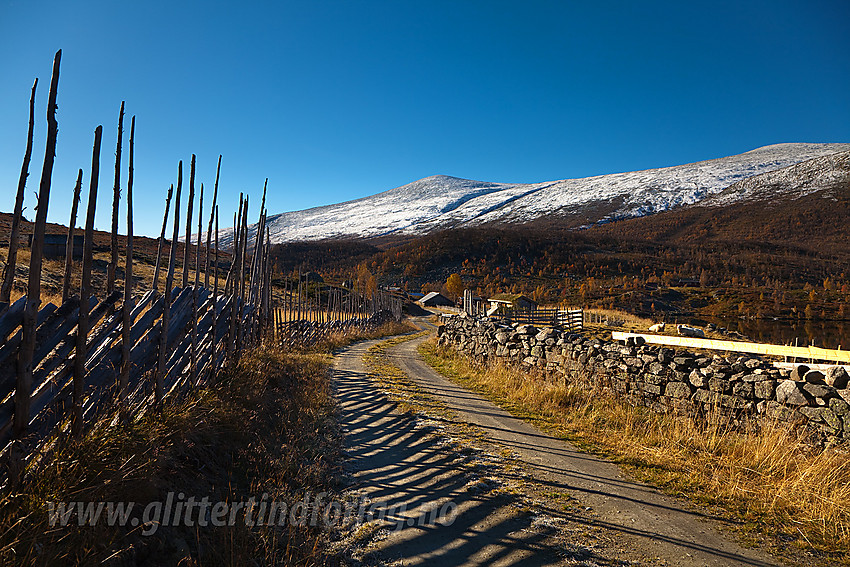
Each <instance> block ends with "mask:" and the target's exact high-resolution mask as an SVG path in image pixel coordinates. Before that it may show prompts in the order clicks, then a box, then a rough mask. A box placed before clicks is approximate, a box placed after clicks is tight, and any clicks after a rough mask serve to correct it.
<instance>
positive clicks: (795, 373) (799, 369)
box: [789, 364, 809, 382]
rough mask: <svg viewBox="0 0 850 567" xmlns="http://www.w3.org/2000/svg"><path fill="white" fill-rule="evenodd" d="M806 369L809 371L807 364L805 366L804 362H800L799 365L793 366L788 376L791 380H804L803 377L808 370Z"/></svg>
mask: <svg viewBox="0 0 850 567" xmlns="http://www.w3.org/2000/svg"><path fill="white" fill-rule="evenodd" d="M808 371H809V367H808V366H806V365H805V364H800V365H799V366H795V367H794V369H793V370H791V376H789V377H790V378H791V380H794V381H796V382H803V380H804V378H803V377H804V376H805V375H806V372H808Z"/></svg>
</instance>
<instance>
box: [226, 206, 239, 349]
mask: <svg viewBox="0 0 850 567" xmlns="http://www.w3.org/2000/svg"><path fill="white" fill-rule="evenodd" d="M242 206H243V195H242V193H239V212H238V213H237V215H236V217H234V219H233V253H232V255H231V257H230V273H229V274H228V275H227V285H228V286H229V292H227V291H225V293H226V294H227V295H230V329H229V331H228V333H227V361H228V364H233V357H234V350H235V348H236V331H237V326H236V322H237V320H238V319H239V317H238V316H237V309H239V299H238V295H239V294H238V291H239V284H238V282H237V279H236V278H237V276H236V271H237V269H238V266H239V252H240V251H241V250H242V246H241V245H240V243H239V240H240V237H241V236H242V229H241V228H240V226H239V225H240V223H241V222H242ZM231 276H232V277H231Z"/></svg>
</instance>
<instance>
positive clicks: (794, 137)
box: [0, 0, 850, 235]
mask: <svg viewBox="0 0 850 567" xmlns="http://www.w3.org/2000/svg"><path fill="white" fill-rule="evenodd" d="M59 48H61V49H62V50H63V59H62V73H61V79H60V86H59V96H58V100H59V113H58V120H59V145H58V150H57V158H56V167H55V170H54V177H53V191H52V195H51V206H50V215H49V219H50V220H51V221H54V222H62V223H67V216H68V211H69V206H70V200H71V190H72V187H73V182H74V179H75V176H76V170H77V168H79V167H83V169H84V171H86V176H85V179H86V186H87V183H88V167H89V163H90V160H91V157H90V156H91V144H92V139H93V131H94V128H95V127H96V126H97V125H98V124H102V125H103V126H104V148H103V151H102V164H101V180H100V183H101V191H100V193H99V202H100V205H101V206H100V207H99V208H98V218H97V223H96V225H97V227H98V228H106V227H108V226H109V223H110V218H109V215H110V213H109V209H110V204H109V202H110V199H111V195H110V191H111V187H112V175H113V174H112V168H113V164H112V160H113V152H114V149H115V136H116V132H115V130H116V122H117V114H118V107H119V104H120V102H121V101H122V100H126V105H127V121H126V126H127V128H128V129H129V117H130V116H131V115H133V114H135V115H136V116H137V118H136V120H137V125H136V191H137V213H138V214H137V217H136V230H137V232H140V233H143V234H147V235H155V234H157V233H158V231H159V223H160V222H161V214H162V213H161V210H162V205H163V203H164V197H165V191H166V189H167V187H168V185H169V183H172V182H176V170H177V161H178V160H180V159H183V160H184V163H185V164H186V168H187V170H188V161H189V157H190V155H191V154H192V153H196V154H197V155H198V166H199V171H198V180H199V182H200V181H203V182H204V183H205V185H206V186H207V187H208V188H211V186H212V183H213V179H214V174H215V162H216V159H217V158H218V155H219V154H220V153H221V154H223V155H224V158H223V164H222V179H221V191H222V198H221V203H222V213H223V214H224V217H225V218H232V212H233V210H234V209H235V207H236V203H237V201H238V194H239V191H247V192H249V193H250V194H251V197H252V203H253V204H254V206H253V207H252V211H251V216H252V217H254V216H255V213H256V210H257V206H258V205H259V197H260V193H261V191H262V184H263V180H264V178H265V177H268V178H269V189H270V195H269V198H268V207H269V209H270V211H271V212H272V213H275V212H282V211H286V210H295V209H302V208H307V207H311V206H316V205H321V204H328V203H333V202H339V201H343V200H348V199H353V198H358V197H362V196H365V195H369V194H373V193H377V192H380V191H383V190H386V189H390V188H393V187H396V186H399V185H403V184H405V183H409V182H411V181H414V180H416V179H419V178H421V177H425V176H428V175H434V174H447V175H454V176H457V177H465V178H471V179H479V180H486V181H499V182H537V181H545V180H551V179H563V178H571V177H585V176H590V175H597V174H603V173H613V172H617V171H630V170H637V169H646V168H651V167H660V166H668V165H677V164H681V163H688V162H693V161H699V160H702V159H710V158H714V157H721V156H725V155H732V154H736V153H740V152H743V151H747V150H750V149H753V148H755V147H758V146H762V145H767V144H773V143H779V142H850V104H848V101H850V2H848V1H847V0H798V1H789V0H771V1H766V0H765V1H750V2H748V1H746V0H740V1H734V2H732V1H722V0H714V1H710V2H705V1H690V0H688V1H682V0H676V1H665V2H661V1H653V0H644V1H641V2H635V1H619V2H611V1H604V0H603V1H593V2H590V1H588V2H568V1H549V2H535V1H528V0H524V1H521V2H520V1H516V2H504V1H481V2H464V1H460V0H455V1H428V2H414V1H404V0H393V1H386V2H369V1H351V0H338V1H333V2H326V1H317V0H305V1H301V2H291V1H282V2H250V1H247V2H220V1H212V0H211V1H204V2H196V1H181V0H171V1H169V2H162V1H159V0H146V1H139V2H118V1H114V0H102V1H75V2H68V1H55V0H50V1H48V0H0V50H1V51H2V53H3V56H2V61H1V62H0V210H4V211H10V210H11V209H12V206H13V202H14V192H15V188H16V185H17V178H18V174H19V170H20V163H21V159H22V157H23V152H24V147H25V138H26V127H27V123H26V122H27V105H28V99H29V91H30V86H31V84H32V81H33V79H34V78H35V77H38V78H39V80H40V82H39V91H38V99H37V104H38V106H37V114H36V118H37V125H36V143H35V152H34V156H33V164H32V167H31V174H30V179H29V184H28V190H27V200H26V207H27V212H28V216H29V217H30V218H32V216H33V208H34V205H35V197H34V194H33V193H34V191H35V190H37V188H38V181H39V176H40V171H41V161H42V159H43V151H44V140H45V106H46V100H47V91H48V86H49V79H50V70H51V63H52V58H53V53H54V52H55V51H56V50H57V49H59ZM125 148H126V146H125ZM125 165H126V153H125ZM124 177H125V178H126V173H125V174H124ZM125 182H126V181H123V182H122V183H125ZM184 202H185V199H184ZM208 203H209V199H208V198H207V203H206V204H207V205H208ZM225 224H229V223H225ZM121 226H122V229H123V219H122V224H121Z"/></svg>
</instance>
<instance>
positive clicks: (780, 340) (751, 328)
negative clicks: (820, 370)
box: [708, 319, 850, 350]
mask: <svg viewBox="0 0 850 567" xmlns="http://www.w3.org/2000/svg"><path fill="white" fill-rule="evenodd" d="M708 321H710V322H712V323H714V324H715V325H717V326H719V327H726V328H727V329H729V330H730V331H738V332H739V333H741V334H743V335H745V336H747V337H749V338H750V339H751V340H753V341H755V342H759V343H772V344H782V345H784V344H790V345H794V344H795V340H796V341H797V345H799V346H809V345H812V344H814V345H815V346H819V347H823V348H829V349H837V348H838V347H839V346H840V347H841V349H842V350H850V321H799V320H776V321H774V320H772V319H769V320H764V319H708Z"/></svg>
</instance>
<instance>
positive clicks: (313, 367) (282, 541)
mask: <svg viewBox="0 0 850 567" xmlns="http://www.w3.org/2000/svg"><path fill="white" fill-rule="evenodd" d="M328 362H329V358H328V357H327V356H325V355H322V354H315V353H301V354H298V353H285V352H281V351H279V350H275V349H272V348H263V349H259V350H257V351H254V352H251V353H246V355H245V356H244V357H243V358H242V360H241V361H240V363H239V366H238V368H236V369H235V370H233V371H230V372H229V373H228V374H227V375H226V376H224V378H223V380H222V381H221V382H220V383H218V384H215V385H213V386H212V387H210V388H207V389H204V390H195V391H192V392H190V393H188V394H187V395H186V396H185V398H184V399H182V400H181V401H179V402H169V403H167V404H166V405H165V407H164V408H163V410H162V412H160V413H149V414H148V415H147V416H145V417H143V418H140V419H138V420H136V421H135V422H134V423H132V424H129V425H127V426H110V425H109V423H110V421H111V420H112V417H113V416H107V417H106V418H105V419H104V420H103V421H102V422H100V423H99V424H98V425H97V426H95V427H93V428H92V429H91V430H90V431H89V433H87V434H86V436H84V437H83V438H82V439H80V440H76V441H75V440H68V439H64V440H62V441H61V442H60V443H59V444H58V447H57V449H56V451H55V452H54V453H53V454H52V455H51V456H50V457H49V458H48V459H47V461H46V462H44V463H43V464H42V468H41V470H40V471H39V474H38V475H35V476H33V477H32V478H31V479H29V480H28V481H26V483H25V484H24V485H23V486H21V487H20V490H18V491H17V492H16V493H15V494H13V495H6V496H5V497H3V498H2V499H0V564H3V565H12V564H15V565H25V564H26V565H29V564H31V565H100V564H102V562H104V560H105V559H106V558H107V557H110V556H111V555H112V554H114V553H116V552H121V551H123V550H127V549H128V548H129V547H130V546H133V547H134V548H135V550H136V551H135V552H134V553H140V554H141V553H144V554H145V555H147V554H148V553H150V560H151V562H152V563H155V564H163V565H165V564H172V565H176V564H178V563H179V564H184V565H249V564H252V563H255V562H259V563H262V564H264V565H295V564H297V565H316V564H323V563H324V558H323V557H322V549H323V543H322V542H323V535H322V533H321V532H320V531H319V529H317V528H311V527H309V526H294V525H291V524H289V523H287V524H286V525H283V526H280V525H275V526H261V527H259V526H255V527H248V526H246V525H245V522H236V525H233V526H221V527H216V526H207V527H197V526H195V527H186V526H177V527H175V526H161V527H160V528H159V529H158V530H157V531H156V533H155V534H153V535H150V536H146V537H141V536H140V534H139V532H140V530H141V528H132V527H129V526H128V527H119V526H112V527H110V526H108V525H105V524H106V522H100V523H99V524H98V525H97V526H78V525H77V524H76V522H72V524H71V525H69V526H67V527H54V528H51V527H50V526H49V525H48V514H47V510H48V506H47V503H48V502H62V501H84V502H109V501H113V502H136V503H139V504H138V505H139V506H140V507H144V505H146V503H148V502H163V501H164V500H165V499H166V495H167V493H168V492H172V491H173V492H174V493H175V494H176V493H178V492H184V493H185V494H186V496H187V497H188V496H194V497H196V498H197V500H200V499H201V498H203V497H207V496H208V497H210V501H212V502H216V501H228V502H240V501H245V500H246V499H247V498H250V497H255V498H256V499H260V497H261V495H262V494H264V493H267V494H268V496H269V499H270V501H282V502H290V503H292V502H296V501H298V499H299V498H300V497H301V494H302V493H303V492H304V491H311V492H313V493H315V492H320V491H327V490H330V489H331V487H332V486H331V484H332V483H333V478H334V475H335V474H336V469H335V466H336V465H335V458H336V455H337V451H338V438H337V437H336V436H335V435H334V434H333V427H332V411H333V406H332V402H331V400H332V397H331V392H330V386H329V379H328V372H327V367H328ZM175 541H183V542H185V543H186V544H188V548H189V549H190V550H191V555H192V559H191V560H189V559H187V558H185V554H184V556H183V558H181V557H180V556H179V555H177V556H175V555H174V553H175V551H174V546H173V544H174V542H175ZM121 564H124V563H121ZM133 564H135V563H133Z"/></svg>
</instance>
